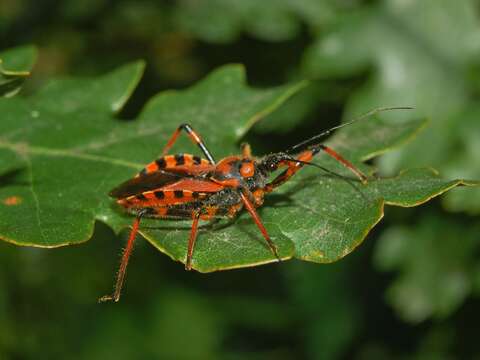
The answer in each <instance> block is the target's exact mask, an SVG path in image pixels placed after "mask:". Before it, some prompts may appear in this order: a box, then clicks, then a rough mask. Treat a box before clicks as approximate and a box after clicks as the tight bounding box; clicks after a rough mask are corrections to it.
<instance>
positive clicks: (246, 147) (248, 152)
mask: <svg viewBox="0 0 480 360" xmlns="http://www.w3.org/2000/svg"><path fill="white" fill-rule="evenodd" d="M240 149H241V150H242V156H243V158H245V159H251V158H252V148H251V147H250V144H248V143H242V144H241V145H240Z"/></svg>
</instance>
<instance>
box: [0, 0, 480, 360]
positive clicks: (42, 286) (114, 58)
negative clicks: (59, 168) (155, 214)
mask: <svg viewBox="0 0 480 360" xmlns="http://www.w3.org/2000/svg"><path fill="white" fill-rule="evenodd" d="M420 3H422V1H421V0H409V1H406V0H403V1H402V0H389V1H385V2H381V1H378V2H377V1H360V0H358V1H356V0H349V1H347V0H344V1H328V0H298V1H295V0H268V1H261V0H256V1H251V0H245V1H243V0H238V1H234V0H223V1H222V0H198V1H194V0H184V1H173V0H172V1H146V0H143V1H134V0H123V1H112V0H97V1H95V0H88V1H77V0H65V1H55V0H36V1H34V0H32V1H28V0H0V49H6V48H9V47H14V46H18V45H22V44H27V43H32V44H35V45H37V46H38V47H39V49H40V55H39V60H38V63H37V65H36V67H35V68H34V71H33V76H32V78H31V79H30V80H29V82H28V83H27V86H26V88H25V90H24V94H28V93H29V92H33V91H35V90H36V89H37V88H38V87H40V86H42V84H44V83H45V82H46V81H47V80H48V79H50V78H52V77H57V76H65V75H76V76H95V75H99V74H102V73H104V72H106V71H109V70H111V69H113V68H114V67H116V66H119V65H121V64H124V63H126V62H128V61H131V60H136V59H139V58H142V59H145V60H146V61H147V70H146V74H145V76H144V78H143V80H142V82H141V83H140V86H139V88H138V89H137V91H136V92H135V94H134V96H133V98H132V99H131V101H129V103H128V104H127V106H126V108H125V109H124V110H123V111H122V113H121V114H120V115H119V116H120V117H121V118H124V119H127V120H128V119H132V120H133V119H134V118H135V117H136V115H137V114H138V113H139V112H140V111H141V108H142V106H143V105H144V104H145V102H146V101H147V100H148V99H149V98H150V97H151V96H152V95H154V94H156V93H157V92H159V91H162V90H165V89H170V88H177V89H178V88H180V89H181V88H185V87H188V86H190V85H191V84H193V83H195V82H196V81H198V80H199V79H201V78H202V77H204V76H205V75H206V74H207V73H208V72H209V71H211V70H212V69H214V68H216V67H218V66H219V65H222V64H226V63H232V62H235V63H242V64H244V65H245V66H246V69H247V74H248V79H249V82H250V84H251V85H253V86H259V87H266V86H272V85H279V84H283V83H285V82H288V81H290V80H296V79H300V78H307V79H311V80H312V85H311V86H310V87H309V88H308V90H306V91H304V92H303V93H302V94H300V95H297V96H296V97H295V98H294V99H293V100H291V101H290V102H289V103H288V104H286V109H287V110H285V111H283V112H282V111H280V112H277V113H278V114H273V115H271V116H272V117H277V118H278V119H280V120H281V121H285V122H288V121H289V119H288V115H289V114H295V116H294V117H293V118H295V119H297V120H296V121H293V120H294V119H292V122H291V125H290V126H289V131H288V132H278V131H276V130H275V129H274V128H273V127H272V128H270V127H269V126H268V124H265V125H260V126H258V127H256V128H254V129H253V131H252V132H251V133H250V134H249V135H248V140H249V141H250V142H251V143H252V145H253V146H254V148H255V149H256V153H262V152H265V151H274V150H278V145H276V144H287V143H291V144H293V143H295V142H297V141H299V140H300V139H304V138H305V137H306V136H307V135H310V134H312V133H315V132H316V131H319V130H320V129H325V128H328V127H330V126H332V125H335V124H338V123H339V122H340V121H341V119H342V116H344V114H345V112H349V110H351V111H350V112H352V111H353V110H352V108H353V109H356V108H355V107H354V106H353V105H352V102H355V101H358V99H359V98H360V102H361V101H364V100H362V96H363V95H362V94H365V91H367V90H368V89H375V88H376V87H377V88H380V90H381V87H380V86H379V84H382V81H383V82H384V83H385V82H386V81H387V80H388V78H387V75H388V74H385V73H383V72H382V71H381V69H382V68H381V64H383V63H382V62H381V61H379V62H375V61H372V62H371V63H370V64H367V65H366V66H357V65H352V66H350V65H348V64H347V66H345V67H344V68H343V70H342V71H340V70H339V66H337V65H336V62H338V63H342V62H343V61H345V62H348V61H350V58H349V56H351V57H352V59H353V58H355V56H357V55H358V54H359V53H362V51H364V50H365V49H366V48H367V46H366V45H365V46H364V47H363V45H362V44H358V43H356V42H354V41H352V42H351V43H348V42H346V43H344V44H343V46H344V48H345V49H347V50H348V51H351V54H350V53H349V52H348V51H347V50H346V51H345V55H344V56H341V57H339V58H338V59H336V60H335V61H334V62H333V65H332V64H328V61H327V60H328V59H327V60H326V59H325V57H323V58H322V56H320V57H316V56H315V54H314V48H315V46H318V44H322V41H327V40H328V39H329V38H328V37H329V36H330V35H331V34H335V32H336V31H337V30H338V29H345V28H346V29H348V28H349V27H350V28H353V29H354V30H353V31H354V32H358V33H361V32H362V31H364V30H365V28H364V27H362V25H361V23H360V25H358V24H357V23H356V22H355V19H357V16H363V15H365V14H367V15H369V16H371V17H373V18H374V19H375V20H376V18H377V17H380V16H383V15H381V14H383V13H382V12H381V11H379V9H383V8H382V7H386V8H387V10H388V11H387V12H388V16H386V17H385V18H383V19H382V21H386V23H388V25H389V26H390V25H391V26H392V28H394V29H397V30H398V29H401V31H402V32H403V33H408V36H409V39H410V40H409V41H411V42H412V43H415V42H418V43H420V44H421V47H422V49H425V48H428V49H429V50H428V52H429V53H430V54H431V56H430V57H428V60H425V58H423V57H422V55H421V54H420V51H418V52H416V51H413V52H412V53H410V54H409V55H410V56H411V57H410V60H411V62H409V63H408V64H409V67H407V68H406V69H407V70H406V71H407V73H406V74H403V76H404V77H405V79H411V78H412V77H411V76H409V73H408V72H412V74H413V75H412V76H415V74H416V71H417V72H419V73H421V74H423V73H425V71H424V70H423V68H422V67H421V66H425V62H426V63H427V65H428V66H427V68H430V67H429V66H430V63H428V61H430V62H431V66H432V67H434V66H436V63H437V62H438V60H439V58H442V61H443V59H446V60H448V64H449V65H448V66H449V69H451V68H453V69H454V70H455V76H456V77H455V79H462V86H463V87H464V88H465V89H466V90H465V92H466V94H467V95H465V101H464V102H462V104H464V105H462V106H458V107H457V108H456V109H455V111H453V110H452V111H451V112H450V113H448V112H447V113H445V112H443V113H442V114H441V115H442V117H441V119H443V120H442V121H440V120H437V119H436V117H435V114H437V112H436V111H438V112H440V111H443V110H442V109H440V110H438V108H436V107H435V106H432V105H431V104H430V103H429V101H430V100H429V97H428V94H430V93H431V92H435V91H438V81H437V80H438V77H435V75H432V76H434V77H433V78H432V81H431V82H427V81H424V82H422V83H420V84H419V85H418V89H420V90H421V91H420V90H419V92H418V94H417V97H416V98H415V99H414V102H415V103H414V104H411V103H407V104H406V103H404V102H403V101H404V100H405V98H402V97H400V98H399V100H398V103H393V104H391V103H388V104H384V103H380V104H378V105H379V106H391V105H397V106H402V105H414V106H415V107H417V108H419V109H420V111H422V112H423V113H424V114H425V115H426V116H429V117H431V125H430V126H431V127H430V129H428V130H426V131H436V129H439V130H438V131H444V124H445V123H447V124H449V125H448V131H445V135H444V136H442V137H441V140H439V143H437V144H436V145H439V146H440V145H441V148H445V149H447V150H448V152H446V153H447V154H448V156H443V157H440V156H439V157H438V158H434V160H433V164H432V165H435V166H436V167H439V168H440V170H443V171H444V172H445V173H446V174H448V176H451V177H462V176H466V177H471V178H475V176H476V177H477V178H480V173H479V169H480V166H479V162H480V161H479V160H478V152H477V153H476V152H475V151H476V150H475V149H477V150H478V151H479V152H480V144H479V143H480V120H479V119H478V118H477V117H475V116H473V115H470V116H467V115H466V116H460V115H459V114H462V112H467V113H468V112H469V111H473V110H472V109H475V106H477V105H476V104H477V101H478V99H477V96H478V89H480V87H479V85H480V83H479V82H478V79H480V76H479V75H480V73H479V71H478V69H480V66H479V65H480V56H477V55H478V54H477V53H476V51H477V50H476V47H477V42H478V43H479V44H480V40H477V39H480V36H479V34H480V19H479V17H478V5H477V2H475V1H459V2H458V4H457V5H456V6H458V7H461V8H462V9H464V11H463V12H462V11H460V12H455V11H453V12H452V11H451V9H450V5H451V4H452V3H454V2H450V3H449V2H448V1H444V0H442V1H436V2H435V1H433V2H432V1H425V2H424V3H423V4H422V5H418V4H420ZM449 4H450V5H449ZM416 6H418V7H419V10H420V12H421V11H425V13H427V14H431V16H432V18H434V17H435V16H436V17H438V19H437V18H434V19H431V18H430V17H428V16H426V18H425V19H424V20H425V21H424V22H423V21H422V18H421V17H420V18H415V17H413V18H412V24H410V25H411V26H410V25H409V23H408V21H406V22H404V23H400V22H399V19H402V16H404V14H403V13H402V11H404V7H407V8H408V7H411V8H412V9H413V10H412V11H413V13H415V7H416ZM402 7H403V8H402ZM397 12H398V13H397ZM358 14H360V15H358ZM459 14H460V15H459ZM456 16H458V18H457V17H456ZM462 16H465V17H466V18H468V19H469V21H471V22H472V24H473V25H472V26H471V27H469V28H466V29H465V30H464V31H465V33H464V34H461V35H465V36H470V37H471V38H469V39H470V43H469V44H470V45H468V46H470V48H472V49H470V48H468V49H469V53H468V56H467V55H465V56H464V57H463V58H461V59H458V58H457V57H455V56H456V55H455V56H453V57H449V52H448V49H449V48H450V47H451V46H454V45H452V43H454V42H455V41H456V40H455V39H452V38H451V37H450V35H449V34H448V31H449V30H451V31H452V32H454V30H453V29H452V28H451V27H450V26H449V25H451V24H457V25H459V26H460V24H462V25H463V24H464V23H465V19H464V18H463V17H462ZM385 19H386V20H385ZM407 19H409V17H408V16H407ZM439 19H440V20H439ZM430 20H432V21H431V22H430ZM436 21H437V22H439V23H441V24H444V26H445V28H446V29H447V30H446V31H447V33H445V32H442V31H435V30H436V29H437V28H436V27H435V26H436V25H435V24H436V23H435V22H436ZM397 22H398V23H397ZM392 24H393V25H392ZM405 24H406V25H405ZM407 25H408V26H407ZM356 26H359V27H358V28H355V27H356ZM402 26H405V27H407V29H406V30H405V28H402ZM418 28H420V29H418ZM369 31H371V32H366V34H367V35H368V36H367V35H366V37H365V38H364V39H363V40H364V41H365V44H369V45H368V46H369V47H370V48H371V46H372V42H373V43H374V44H373V46H374V50H377V49H378V54H380V55H378V54H377V55H378V58H382V57H381V55H382V54H384V53H385V54H386V53H387V52H383V53H382V51H380V50H381V49H383V48H384V47H385V45H386V44H388V45H389V46H390V49H394V51H395V50H397V49H398V50H399V51H402V52H403V50H404V48H403V46H404V44H403V43H402V42H401V40H398V38H397V37H396V35H394V34H388V33H384V32H382V30H381V28H380V27H375V26H373V27H372V29H371V30H369ZM465 36H464V37H465ZM378 38H380V39H381V40H380V41H379V42H378V43H376V41H377V39H378ZM397 42H398V44H397ZM468 46H467V47H468ZM430 50H432V51H430ZM393 53H394V54H395V52H393ZM442 56H443V57H442ZM417 57H418V58H417ZM389 59H390V58H389ZM393 59H394V60H395V59H397V58H396V57H393ZM398 59H401V57H400V56H399V57H398ZM322 61H324V63H323V65H322ZM378 64H380V67H379V65H378ZM452 64H453V65H452ZM416 66H418V69H417V68H416ZM449 74H451V71H450V70H449ZM397 75H398V76H402V74H401V73H399V74H397ZM383 77H385V79H384V78H383ZM366 89H367V90H366ZM415 89H417V88H415ZM380 90H378V91H379V93H378V94H379V95H383V94H381V93H380ZM444 90H445V93H446V94H448V92H449V91H450V89H444ZM401 91H404V90H403V89H402V88H399V89H398V92H399V94H400V95H403V93H401ZM404 92H405V91H404ZM372 93H373V94H376V93H375V91H373V90H372ZM441 94H443V93H441ZM407 95H408V94H407ZM423 95H425V96H423ZM352 99H353V100H352ZM355 99H356V100H355ZM407 99H408V98H407ZM444 100H445V101H446V100H447V99H446V98H445V99H444V98H442V97H440V98H439V99H437V102H438V103H439V104H441V103H442V101H444ZM424 104H425V106H424ZM440 106H441V105H440ZM432 108H433V110H432ZM366 110H368V108H367V109H366ZM298 118H301V120H302V121H298ZM439 119H440V117H439ZM466 124H467V125H468V129H469V130H468V133H469V134H474V133H475V131H476V132H477V137H475V136H473V137H471V138H472V139H473V140H471V142H467V141H466V140H465V138H464V137H462V134H465V132H464V133H462V132H461V130H462V129H463V127H465V126H466ZM442 129H443V130H442ZM472 149H473V150H472ZM425 151H426V150H425ZM471 154H477V156H472V155H471ZM434 155H435V154H434ZM405 158H406V159H407V160H408V157H405ZM452 159H453V160H455V161H453V160H452ZM456 159H461V160H462V161H457V160H456ZM465 159H471V161H468V162H467V161H465V163H466V165H464V166H463V167H462V166H460V165H459V166H457V167H455V166H450V165H448V164H447V160H448V161H450V162H449V164H451V163H454V164H458V163H460V162H463V160H465ZM398 164H399V165H392V166H388V165H385V163H384V164H383V165H382V169H383V170H384V171H385V173H387V172H389V171H390V172H391V171H398V170H399V168H400V167H401V164H402V162H401V161H400V162H398ZM446 164H447V165H446ZM413 165H417V164H413ZM459 191H464V192H466V191H470V190H465V189H464V190H462V189H460V190H457V192H459ZM472 194H473V192H472ZM472 196H474V195H472ZM475 196H478V195H475ZM471 203H473V205H472V204H471ZM452 204H453V205H452ZM465 204H467V202H466V200H465V197H459V198H452V200H451V201H446V202H445V201H442V200H440V199H436V200H434V201H432V202H431V203H429V204H427V205H425V206H422V207H420V208H415V209H397V208H395V209H388V210H387V213H386V219H385V221H384V222H383V223H382V224H381V225H380V226H378V227H377V228H375V229H374V231H373V232H372V233H371V234H370V235H369V237H368V238H367V240H366V241H365V243H364V244H362V246H361V247H360V248H359V249H358V250H357V251H355V252H353V253H352V254H351V255H349V256H347V257H346V258H345V259H343V260H341V261H339V262H337V263H335V264H329V265H318V264H312V263H307V262H300V261H296V260H293V261H289V262H284V263H281V264H273V265H268V266H261V267H256V268H250V269H242V270H234V271H226V272H218V273H212V274H207V275H204V274H198V273H195V272H185V271H184V270H183V266H182V265H180V264H178V263H174V262H172V261H171V260H170V259H169V258H167V257H166V256H164V255H162V254H161V253H159V252H158V251H156V250H155V249H154V248H153V247H151V246H150V245H149V244H148V243H146V242H145V241H138V245H137V247H136V249H135V252H134V255H133V258H132V259H131V263H130V268H129V273H128V278H127V283H126V291H125V293H124V296H123V298H122V300H121V302H120V303H118V304H103V305H98V304H97V303H96V302H95V301H96V299H97V298H98V296H99V295H102V294H103V293H105V292H106V291H107V289H110V287H111V285H112V282H113V279H112V277H113V272H114V269H115V268H116V266H117V263H118V260H119V255H118V253H119V250H120V248H121V245H120V238H119V237H116V236H115V235H114V234H113V233H112V231H111V230H110V229H109V228H107V227H106V226H105V225H102V224H99V225H98V226H97V228H96V231H95V235H94V237H93V238H92V239H91V240H90V241H89V242H87V243H86V244H82V245H79V246H71V247H66V248H60V249H55V250H47V249H33V248H18V247H15V246H13V245H10V244H7V243H3V242H2V243H0V359H4V358H5V359H44V358H45V359H66V358H68V359H113V358H115V359H134V358H135V359H138V358H140V359H151V358H160V359H293V358H295V359H352V358H353V359H462V358H465V359H470V358H479V359H480V349H479V347H478V329H479V326H478V320H479V319H480V307H479V306H480V300H479V297H478V295H479V293H480V261H479V256H478V255H479V240H480V239H479V233H478V216H476V214H478V213H479V212H480V205H478V203H477V205H475V203H474V202H470V203H469V204H468V206H467V205H465ZM445 208H446V209H445ZM472 249H473V250H472Z"/></svg>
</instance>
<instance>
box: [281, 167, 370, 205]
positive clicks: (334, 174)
mask: <svg viewBox="0 0 480 360" xmlns="http://www.w3.org/2000/svg"><path fill="white" fill-rule="evenodd" d="M285 160H286V161H291V162H295V163H299V164H302V165H310V166H314V167H316V168H318V169H320V170H323V171H324V172H326V173H327V174H329V175H333V176H335V177H336V178H338V179H341V180H343V181H345V182H346V183H347V184H348V185H350V186H351V187H352V188H353V189H354V190H355V191H356V192H357V193H359V194H360V196H361V197H362V198H363V200H365V201H366V202H369V201H370V199H368V198H367V196H366V195H365V194H364V193H363V192H362V191H361V190H360V189H359V188H358V187H357V186H356V185H355V184H354V182H353V181H352V180H351V179H349V178H348V177H346V176H343V175H341V174H338V173H336V172H335V171H332V170H329V169H327V168H326V167H324V166H321V165H318V164H315V163H311V162H308V161H302V160H297V159H294V158H291V159H288V158H287V159H285Z"/></svg>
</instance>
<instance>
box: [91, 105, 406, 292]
mask: <svg viewBox="0 0 480 360" xmlns="http://www.w3.org/2000/svg"><path fill="white" fill-rule="evenodd" d="M393 109H409V108H398V107H396V108H378V109H374V110H372V111H370V112H368V113H366V114H365V115H363V116H361V117H359V118H357V119H355V120H353V121H350V122H348V123H344V124H342V125H339V126H336V127H333V128H331V129H329V130H326V131H324V132H322V133H320V134H318V135H315V136H313V137H311V138H309V139H307V140H305V141H303V142H301V143H299V144H297V145H295V146H293V147H291V148H290V149H288V150H286V151H283V152H279V153H273V154H270V155H267V156H265V157H263V158H260V159H256V158H254V157H252V154H251V150H250V146H249V145H248V144H244V145H242V154H241V155H239V156H238V155H234V156H228V157H226V158H223V159H221V160H220V161H218V162H216V161H215V159H214V158H213V156H212V154H211V153H210V151H209V150H208V148H207V147H206V145H205V143H204V142H203V141H202V139H201V138H200V136H199V135H198V134H197V133H196V132H195V131H194V130H193V128H192V127H191V126H190V125H188V124H182V125H180V126H179V127H178V128H177V130H176V131H175V132H174V133H173V135H172V137H171V138H170V140H169V141H168V142H167V144H166V146H165V148H164V149H163V153H162V156H161V157H160V158H158V159H156V160H155V161H153V162H151V163H149V164H148V165H147V166H146V167H145V168H144V169H143V170H141V171H140V172H139V173H138V174H137V175H136V176H135V177H133V178H132V179H130V180H127V181H126V182H124V183H123V184H121V185H120V186H118V187H116V188H115V189H113V190H112V191H111V192H110V194H109V195H110V196H111V197H114V198H116V199H117V203H118V204H120V205H121V206H123V207H124V208H126V209H127V210H128V211H129V212H130V213H132V214H134V215H135V216H136V218H135V220H134V222H133V225H132V229H131V232H130V236H129V238H128V241H127V245H126V247H125V249H124V251H123V254H122V260H121V264H120V268H119V270H118V274H117V280H116V283H115V290H114V292H113V294H112V295H107V296H104V297H102V298H100V299H99V301H101V302H103V301H110V300H113V301H118V300H119V299H120V292H121V289H122V285H123V281H124V278H125V273H126V268H127V264H128V260H129V257H130V254H131V252H132V249H133V244H134V241H135V237H136V234H137V232H138V228H139V225H140V220H141V219H142V218H143V217H151V218H173V219H191V220H192V228H191V232H190V237H189V240H188V248H187V254H186V261H185V269H186V270H191V269H192V257H193V250H194V246H195V241H196V238H197V230H198V223H199V220H212V219H215V218H218V217H230V218H233V217H235V215H236V214H237V213H238V212H239V211H240V210H241V209H242V208H245V209H246V210H247V211H248V212H249V213H250V215H251V217H252V219H253V221H254V222H255V224H256V225H257V227H258V229H259V230H260V232H261V233H262V235H263V237H264V239H265V241H266V243H267V245H268V247H269V249H270V251H271V252H272V254H273V256H274V257H275V258H276V259H277V260H278V261H280V257H279V255H278V251H277V248H276V246H275V244H274V243H273V241H272V240H271V239H270V236H269V235H268V232H267V229H266V228H265V227H264V225H263V224H262V221H261V220H260V217H259V216H258V214H257V212H256V210H255V209H256V208H257V207H259V206H261V205H262V204H263V200H264V196H265V194H268V193H270V192H272V191H273V190H275V189H276V188H277V187H278V186H280V185H281V184H283V183H285V182H286V181H288V180H289V179H290V178H291V177H292V176H293V175H294V174H295V173H296V172H297V171H298V170H300V169H301V168H302V167H303V166H304V165H312V166H315V167H318V168H320V169H322V170H323V171H325V172H327V173H329V174H333V175H336V176H338V177H341V178H342V179H343V180H345V181H348V182H349V183H351V182H350V181H349V179H348V178H346V177H344V176H341V175H339V174H336V173H334V172H332V171H330V170H328V169H326V168H324V167H322V166H320V165H318V164H314V163H311V160H312V159H313V157H314V156H315V155H316V154H318V153H320V152H324V153H326V154H327V155H329V156H330V157H332V158H333V159H335V160H336V161H338V162H340V163H341V164H342V165H344V166H345V167H346V168H347V169H349V170H350V171H351V172H352V173H353V174H354V175H355V176H356V177H358V179H359V180H360V181H361V182H362V183H366V182H367V177H366V176H365V175H364V174H363V173H362V172H361V171H360V170H359V169H357V168H356V167H355V166H354V165H353V164H352V163H351V162H349V161H348V160H347V159H345V158H344V157H342V156H341V155H340V154H339V153H337V152H336V151H334V150H333V149H332V148H330V147H328V146H326V145H324V144H322V143H318V142H315V140H318V139H319V138H321V137H324V136H326V135H328V134H330V133H331V132H332V131H333V130H336V129H339V128H341V127H344V126H347V125H350V124H352V123H353V122H356V121H358V120H360V119H363V118H366V117H368V116H371V115H373V114H375V113H378V112H381V111H385V110H393ZM182 131H184V132H186V133H187V135H188V136H189V137H190V139H191V140H192V141H193V142H194V143H195V144H196V145H197V146H198V147H199V148H200V150H201V151H202V153H203V155H204V156H205V158H200V157H198V156H195V155H190V154H176V155H167V153H168V152H169V150H170V148H171V147H172V146H173V144H174V143H175V141H176V140H177V138H178V136H179V135H180V133H181V132H182ZM281 168H284V171H283V172H281V173H280V174H279V175H277V176H276V177H275V178H274V179H273V180H271V181H269V177H270V175H271V174H272V173H273V172H275V171H276V170H278V169H281ZM351 184H352V183H351ZM352 185H353V184H352ZM353 186H354V185H353Z"/></svg>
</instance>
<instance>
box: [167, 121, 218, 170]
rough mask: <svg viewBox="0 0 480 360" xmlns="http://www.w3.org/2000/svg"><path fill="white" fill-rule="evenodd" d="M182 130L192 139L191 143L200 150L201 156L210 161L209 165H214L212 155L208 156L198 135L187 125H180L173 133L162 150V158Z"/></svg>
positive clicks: (208, 153) (208, 152)
mask: <svg viewBox="0 0 480 360" xmlns="http://www.w3.org/2000/svg"><path fill="white" fill-rule="evenodd" d="M182 130H184V131H185V132H186V133H187V135H188V136H189V137H190V139H192V141H193V142H194V143H195V144H197V146H198V147H199V148H200V150H202V152H203V154H204V155H205V156H206V158H207V159H208V161H210V163H211V164H215V160H214V159H213V156H212V154H210V151H208V149H207V147H206V146H205V144H204V143H203V141H202V139H201V138H200V136H198V134H197V133H196V132H195V131H194V130H193V129H192V127H191V126H190V125H188V124H181V125H180V126H179V127H178V128H177V130H175V132H174V133H173V135H172V137H171V138H170V140H168V142H167V145H165V148H164V149H163V152H162V156H164V155H166V154H167V153H168V151H169V150H170V148H171V147H172V146H173V144H174V143H175V141H177V138H178V135H180V132H181V131H182Z"/></svg>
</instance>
